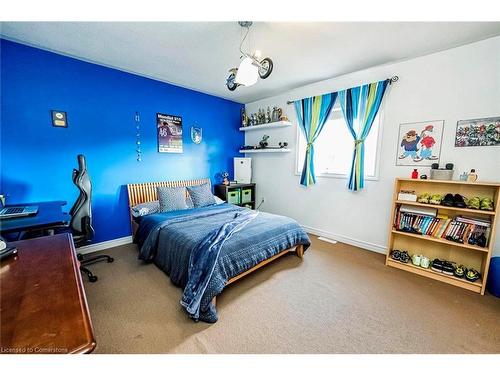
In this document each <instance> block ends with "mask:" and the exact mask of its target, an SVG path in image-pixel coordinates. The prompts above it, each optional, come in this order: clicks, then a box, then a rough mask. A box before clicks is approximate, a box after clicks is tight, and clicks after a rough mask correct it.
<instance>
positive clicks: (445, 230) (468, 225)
mask: <svg viewBox="0 0 500 375" xmlns="http://www.w3.org/2000/svg"><path fill="white" fill-rule="evenodd" d="M402 206H403V205H402ZM402 206H401V207H399V208H398V209H397V214H396V215H395V220H394V223H393V226H394V229H396V230H398V231H403V232H409V233H414V234H421V235H425V236H430V237H434V238H443V239H446V240H449V241H453V242H458V243H463V244H469V245H477V246H480V247H486V246H487V244H488V239H489V235H490V226H491V222H490V221H488V220H484V219H477V218H474V217H464V216H457V217H455V218H453V219H451V218H449V217H448V216H446V215H441V214H439V215H436V216H432V215H430V214H420V213H416V212H413V211H409V210H408V211H403V209H402Z"/></svg>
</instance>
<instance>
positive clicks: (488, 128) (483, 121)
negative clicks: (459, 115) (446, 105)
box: [455, 117, 500, 147]
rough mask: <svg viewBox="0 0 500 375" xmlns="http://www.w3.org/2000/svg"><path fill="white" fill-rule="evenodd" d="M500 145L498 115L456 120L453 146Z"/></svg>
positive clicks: (499, 119)
mask: <svg viewBox="0 0 500 375" xmlns="http://www.w3.org/2000/svg"><path fill="white" fill-rule="evenodd" d="M471 146H500V117H489V118H480V119H474V120H461V121H458V122H457V130H456V132H455V147H471Z"/></svg>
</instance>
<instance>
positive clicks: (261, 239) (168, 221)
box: [135, 203, 310, 323]
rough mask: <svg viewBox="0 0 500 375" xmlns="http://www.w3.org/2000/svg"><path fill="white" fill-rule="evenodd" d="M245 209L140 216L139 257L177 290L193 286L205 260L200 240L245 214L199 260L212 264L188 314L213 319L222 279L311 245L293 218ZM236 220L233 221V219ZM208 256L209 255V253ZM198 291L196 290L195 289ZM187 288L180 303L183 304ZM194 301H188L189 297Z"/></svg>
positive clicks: (227, 207) (214, 208)
mask: <svg viewBox="0 0 500 375" xmlns="http://www.w3.org/2000/svg"><path fill="white" fill-rule="evenodd" d="M249 211H250V210H249V209H247V208H242V207H237V206H233V205H229V204H226V203H225V204H221V205H214V206H208V207H203V208H195V209H189V210H182V211H173V212H166V213H159V214H152V215H147V216H144V217H143V218H142V219H141V221H140V225H139V229H138V231H137V234H136V237H135V240H136V242H137V243H138V245H139V248H140V251H139V258H140V259H142V260H144V261H147V262H154V263H155V264H156V265H157V266H158V267H159V268H160V269H161V270H163V271H164V272H165V273H166V274H167V275H169V276H170V279H171V280H172V282H173V283H174V284H175V285H176V286H179V287H181V288H186V285H190V284H193V280H189V278H193V274H196V272H194V271H196V269H195V266H196V264H197V259H193V255H196V257H200V258H203V257H204V256H205V255H204V249H205V248H206V247H202V248H201V249H200V244H203V243H210V242H211V241H208V240H207V239H208V238H209V237H210V236H212V238H216V237H217V236H216V233H217V231H219V237H223V236H221V234H220V231H221V230H222V228H226V227H227V226H228V224H229V223H232V222H234V221H235V220H240V221H241V219H242V218H243V216H247V217H248V218H249V219H246V220H245V223H244V227H243V229H241V230H238V231H235V232H234V233H231V234H230V235H228V236H227V237H225V238H224V241H223V242H222V243H221V246H220V249H218V251H217V254H216V256H215V255H214V256H213V257H212V258H211V259H212V261H213V263H212V264H211V265H210V264H209V263H210V261H208V262H207V260H206V259H203V261H202V262H201V263H200V262H198V264H202V265H203V267H205V268H206V267H212V268H210V270H208V271H210V272H208V271H207V270H206V269H205V270H199V271H200V272H204V274H205V275H206V274H208V275H209V277H208V278H207V283H206V285H205V286H204V287H203V288H201V289H200V288H199V289H198V290H201V291H202V295H201V296H198V299H199V306H198V308H197V313H196V314H195V315H193V314H192V312H190V311H189V310H188V313H189V315H190V316H191V317H192V318H194V319H195V320H203V321H205V322H209V323H214V322H216V321H217V312H216V310H215V306H214V305H213V304H212V299H213V298H214V297H215V296H217V295H218V294H220V293H221V292H222V290H223V289H224V286H225V284H226V282H227V281H228V280H229V279H231V278H233V277H235V276H237V275H239V274H241V273H242V272H245V271H247V270H248V269H250V268H252V267H254V266H255V265H257V264H258V263H260V262H262V261H264V260H266V259H268V258H270V257H272V256H274V255H276V254H278V253H280V252H282V251H283V250H286V249H289V248H292V247H294V246H297V245H304V250H306V249H307V248H308V247H309V246H310V241H309V237H308V236H307V233H306V232H305V231H304V230H303V229H302V227H301V226H300V225H299V224H298V223H297V222H296V221H295V220H293V219H291V218H288V217H285V216H278V215H272V214H268V213H264V212H259V213H258V214H257V215H249V214H248V212H249ZM238 217H239V218H240V219H237V218H238ZM207 256H208V255H207ZM194 294H196V293H194ZM185 297H186V290H185V293H184V296H183V301H181V303H182V305H183V306H184V307H186V304H187V302H186V301H185ZM189 302H192V301H189Z"/></svg>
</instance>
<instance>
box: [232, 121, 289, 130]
mask: <svg viewBox="0 0 500 375" xmlns="http://www.w3.org/2000/svg"><path fill="white" fill-rule="evenodd" d="M291 125H292V123H291V122H290V121H276V122H269V123H267V124H261V125H254V126H245V127H243V128H240V130H241V131H242V132H247V131H250V130H259V129H273V128H283V127H285V126H291Z"/></svg>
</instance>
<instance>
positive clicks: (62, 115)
mask: <svg viewBox="0 0 500 375" xmlns="http://www.w3.org/2000/svg"><path fill="white" fill-rule="evenodd" d="M50 113H51V115H52V126H55V127H56V128H67V127H68V116H67V114H66V112H64V111H56V110H51V111H50Z"/></svg>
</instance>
